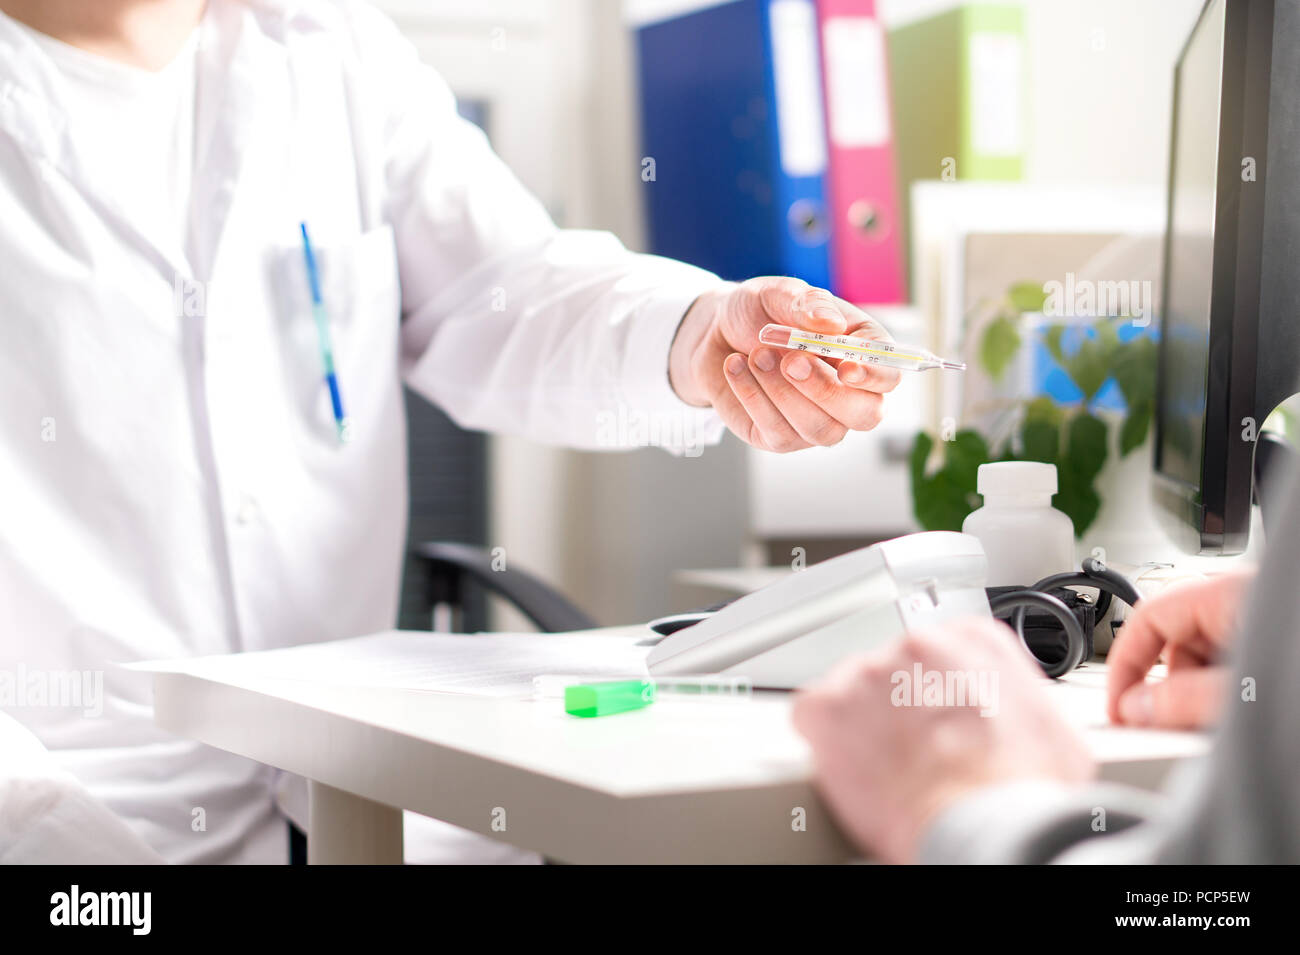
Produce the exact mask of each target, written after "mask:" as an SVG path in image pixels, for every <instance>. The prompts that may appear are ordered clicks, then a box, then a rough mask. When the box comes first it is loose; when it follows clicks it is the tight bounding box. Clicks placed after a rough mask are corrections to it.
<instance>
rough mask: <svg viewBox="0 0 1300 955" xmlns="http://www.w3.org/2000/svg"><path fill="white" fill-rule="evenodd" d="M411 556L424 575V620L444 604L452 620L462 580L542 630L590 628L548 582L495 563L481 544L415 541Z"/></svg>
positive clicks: (463, 588) (460, 599)
mask: <svg viewBox="0 0 1300 955" xmlns="http://www.w3.org/2000/svg"><path fill="white" fill-rule="evenodd" d="M411 555H412V556H413V557H414V558H416V561H415V563H414V565H413V566H416V567H421V568H422V569H423V572H424V574H425V586H424V591H425V593H426V594H427V595H428V607H427V612H428V613H429V616H430V620H432V615H433V611H434V608H436V607H439V606H442V607H446V608H448V609H449V610H450V611H451V616H452V617H453V618H456V617H457V616H458V614H457V611H458V610H459V609H460V608H462V607H463V606H464V602H465V597H466V590H467V584H469V583H470V582H473V584H475V585H477V586H478V587H480V588H482V590H483V591H485V592H486V593H488V594H493V595H496V596H499V597H504V598H505V599H506V600H508V601H509V602H510V603H511V604H513V605H514V607H515V608H516V609H517V610H519V612H520V613H522V614H523V615H524V616H525V617H527V618H528V619H529V620H530V621H532V623H533V625H534V626H535V627H537V629H538V630H540V631H542V632H543V633H562V632H564V631H566V630H589V629H591V628H592V627H595V626H596V622H595V621H594V620H592V619H591V618H590V617H589V616H587V615H586V614H585V613H583V612H582V611H581V610H579V609H578V608H577V607H575V606H574V605H573V604H572V603H570V602H569V601H568V600H567V599H566V598H565V597H564V596H563V595H562V594H560V593H559V592H558V591H557V590H556V589H555V588H554V587H552V586H551V585H550V584H548V583H546V582H544V581H542V580H540V579H539V578H537V577H534V576H533V575H532V574H530V573H528V572H527V571H524V570H520V569H519V568H518V567H511V566H509V565H508V564H507V565H506V566H504V567H501V566H499V562H498V561H497V560H496V558H495V557H494V555H493V554H492V552H491V551H487V550H484V549H483V548H481V547H472V546H470V545H469V544H456V543H451V542H448V541H432V542H429V543H425V544H416V545H415V546H414V547H412V548H411ZM457 629H458V628H457ZM466 629H469V628H468V627H467V628H466Z"/></svg>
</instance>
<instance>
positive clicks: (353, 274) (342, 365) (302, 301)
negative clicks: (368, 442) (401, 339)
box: [273, 223, 401, 443]
mask: <svg viewBox="0 0 1300 955" xmlns="http://www.w3.org/2000/svg"><path fill="white" fill-rule="evenodd" d="M308 228H310V223H309V224H308ZM311 239H312V251H313V254H314V256H315V259H316V265H317V271H318V274H319V276H320V294H321V304H322V306H323V311H324V316H325V321H324V323H323V329H322V327H321V326H320V325H318V322H317V320H316V318H315V317H314V315H313V302H312V293H311V283H310V280H309V278H308V270H307V262H306V255H305V252H304V249H303V247H302V245H301V244H299V245H297V246H295V247H285V248H282V249H280V250H278V251H277V253H276V256H275V259H276V261H275V267H274V270H273V271H274V276H275V284H276V298H277V300H278V303H279V308H278V311H279V323H280V330H279V331H280V334H279V336H278V337H279V340H280V342H281V355H280V360H281V363H282V364H283V367H284V377H283V380H284V381H285V382H286V383H287V385H288V387H289V388H290V389H291V391H292V394H290V395H289V396H288V398H289V402H288V403H289V405H290V406H291V407H293V408H294V409H295V410H296V413H297V415H298V417H299V419H300V420H301V422H302V424H303V427H304V428H306V430H307V431H308V433H309V434H310V435H311V436H312V437H314V438H315V437H318V438H320V439H321V440H327V441H331V442H334V443H337V441H338V430H337V425H336V422H335V414H334V406H333V402H332V400H331V395H330V389H329V385H328V383H327V380H326V375H325V369H326V364H327V361H328V360H329V359H327V357H326V355H327V353H328V354H329V356H330V358H331V359H332V363H333V367H334V370H335V378H336V382H337V387H338V393H339V399H340V403H341V406H342V411H343V414H344V416H345V417H346V419H347V421H348V430H349V436H350V437H355V436H356V435H357V434H358V430H359V429H365V428H366V425H367V422H368V420H369V419H370V418H371V416H372V415H374V414H375V413H377V412H378V410H379V409H380V408H381V407H382V406H383V401H384V397H385V395H386V393H387V391H388V390H389V389H390V388H391V386H392V382H393V381H394V380H395V376H396V374H397V354H398V328H399V324H400V321H399V319H400V311H401V294H400V288H399V285H398V277H397V252H396V248H395V245H394V240H393V230H392V227H391V226H387V225H385V226H381V227H379V228H376V229H371V230H370V231H368V232H364V233H361V234H360V235H356V236H353V237H350V238H345V239H342V240H340V241H333V240H331V239H329V238H328V237H327V236H326V237H321V238H318V237H317V235H316V234H315V233H313V234H312V236H311Z"/></svg>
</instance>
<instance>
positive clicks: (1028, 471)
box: [975, 461, 1056, 497]
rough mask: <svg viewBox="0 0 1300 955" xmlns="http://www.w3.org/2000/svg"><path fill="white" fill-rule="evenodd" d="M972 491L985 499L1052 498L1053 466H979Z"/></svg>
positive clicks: (1023, 463) (1021, 463)
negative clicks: (1037, 496)
mask: <svg viewBox="0 0 1300 955" xmlns="http://www.w3.org/2000/svg"><path fill="white" fill-rule="evenodd" d="M975 487H976V489H977V490H978V491H979V492H980V494H983V495H984V496H986V497H987V496H988V495H990V494H993V495H999V496H1000V495H1004V494H1048V495H1051V494H1055V493H1056V465H1055V464H1043V463H1041V462H1039V461H997V462H994V463H993V464H981V465H980V467H979V471H978V472H976V477H975Z"/></svg>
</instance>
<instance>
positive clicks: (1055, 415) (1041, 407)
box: [1025, 395, 1065, 427]
mask: <svg viewBox="0 0 1300 955" xmlns="http://www.w3.org/2000/svg"><path fill="white" fill-rule="evenodd" d="M1025 420H1026V421H1043V422H1046V423H1047V424H1053V425H1056V426H1057V427H1060V426H1061V424H1062V423H1063V422H1064V420H1065V410H1064V409H1063V408H1062V407H1061V406H1060V405H1058V404H1057V403H1056V402H1055V401H1053V400H1052V399H1051V398H1048V397H1047V396H1046V395H1042V396H1040V397H1038V398H1035V399H1034V400H1033V401H1031V402H1029V404H1027V405H1025Z"/></svg>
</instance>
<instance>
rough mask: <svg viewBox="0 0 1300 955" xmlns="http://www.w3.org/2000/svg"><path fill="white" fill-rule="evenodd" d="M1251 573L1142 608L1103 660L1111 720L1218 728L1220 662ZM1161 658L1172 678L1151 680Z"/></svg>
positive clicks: (1223, 685)
mask: <svg viewBox="0 0 1300 955" xmlns="http://www.w3.org/2000/svg"><path fill="white" fill-rule="evenodd" d="M1252 576H1253V572H1252V571H1233V572H1230V573H1226V574H1222V575H1216V576H1214V577H1210V578H1207V579H1206V580H1198V581H1196V582H1194V583H1189V584H1182V585H1178V586H1174V587H1170V588H1169V589H1168V590H1163V591H1161V592H1160V593H1158V594H1156V595H1155V596H1153V597H1148V598H1146V599H1145V600H1143V601H1141V602H1140V603H1139V604H1138V605H1137V608H1136V609H1135V610H1134V611H1133V614H1132V616H1130V617H1129V618H1128V619H1127V620H1126V621H1125V622H1124V626H1123V627H1122V628H1120V630H1119V632H1118V633H1117V634H1116V636H1115V643H1114V644H1113V645H1112V646H1111V648H1110V653H1109V654H1107V656H1106V665H1107V671H1108V672H1107V676H1106V684H1107V686H1106V697H1107V704H1106V705H1107V708H1108V710H1109V712H1110V718H1111V721H1112V722H1115V723H1125V724H1128V725H1130V726H1156V727H1160V728H1163V729H1199V728H1201V727H1206V726H1209V725H1210V724H1211V723H1213V722H1214V721H1215V720H1216V719H1217V717H1218V715H1219V711H1220V709H1221V708H1222V707H1223V703H1224V700H1225V699H1226V697H1227V692H1228V687H1227V684H1228V672H1227V668H1226V667H1224V666H1223V665H1222V664H1221V663H1220V662H1219V661H1220V659H1221V657H1222V654H1223V649H1224V648H1225V647H1226V646H1227V644H1228V642H1229V641H1230V640H1231V639H1232V636H1233V634H1234V633H1235V632H1236V623H1237V613H1238V611H1239V610H1240V609H1241V602H1242V597H1243V595H1244V594H1245V593H1246V590H1247V588H1248V587H1249V585H1250V581H1251V578H1252ZM1162 657H1163V659H1164V661H1165V663H1167V664H1168V665H1169V675H1168V676H1167V677H1165V679H1164V680H1162V681H1161V682H1159V683H1148V682H1147V679H1146V676H1147V673H1148V672H1150V670H1151V667H1152V666H1153V665H1154V664H1155V663H1156V661H1157V660H1159V659H1161V658H1162Z"/></svg>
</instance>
